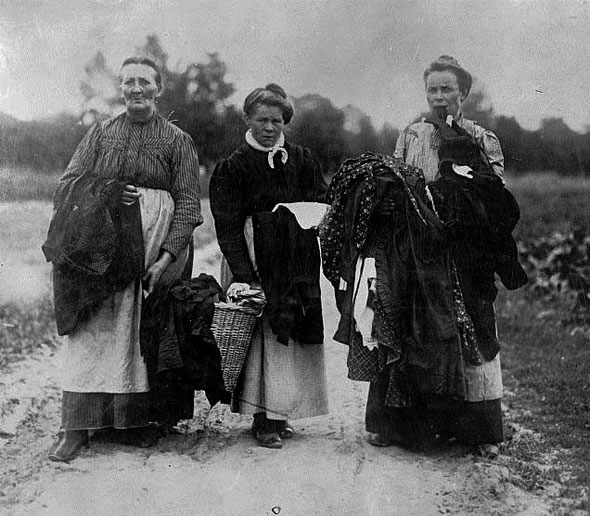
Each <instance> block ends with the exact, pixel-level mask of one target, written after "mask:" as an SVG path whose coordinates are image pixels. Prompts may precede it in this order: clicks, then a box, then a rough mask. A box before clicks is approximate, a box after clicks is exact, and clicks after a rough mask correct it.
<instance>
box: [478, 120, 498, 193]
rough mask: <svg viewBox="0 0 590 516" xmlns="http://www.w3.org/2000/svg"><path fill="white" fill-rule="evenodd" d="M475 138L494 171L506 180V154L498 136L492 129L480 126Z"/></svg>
mask: <svg viewBox="0 0 590 516" xmlns="http://www.w3.org/2000/svg"><path fill="white" fill-rule="evenodd" d="M475 138H476V140H477V143H478V145H479V148H480V149H481V151H482V153H483V154H484V156H485V158H487V161H488V162H489V164H490V167H492V170H493V171H494V173H495V174H496V175H497V176H498V177H500V178H501V179H502V182H505V181H504V154H503V153H502V147H500V141H499V140H498V137H497V136H496V135H495V134H494V133H493V132H492V131H488V130H487V129H483V128H482V127H478V131H477V132H476V135H475Z"/></svg>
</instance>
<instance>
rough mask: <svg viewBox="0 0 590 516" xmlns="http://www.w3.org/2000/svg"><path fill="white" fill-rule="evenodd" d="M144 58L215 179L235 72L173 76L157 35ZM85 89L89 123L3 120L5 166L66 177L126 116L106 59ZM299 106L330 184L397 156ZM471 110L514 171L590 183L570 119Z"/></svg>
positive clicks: (298, 132) (359, 126) (364, 126)
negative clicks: (107, 128) (109, 126)
mask: <svg viewBox="0 0 590 516" xmlns="http://www.w3.org/2000/svg"><path fill="white" fill-rule="evenodd" d="M137 53H138V54H141V55H147V56H150V57H151V58H152V59H154V60H155V61H156V62H157V63H158V64H159V66H160V67H161V69H162V71H163V83H164V92H163V94H162V96H161V98H160V99H159V105H158V110H159V112H160V114H162V115H163V116H165V117H167V118H169V119H170V120H173V121H174V122H175V123H176V124H177V125H178V126H179V127H181V128H182V129H184V130H185V131H187V132H188V133H189V134H190V135H191V137H192V138H193V140H194V142H195V144H196V146H197V149H198V151H199V156H200V158H201V162H202V164H203V165H204V166H205V168H206V169H207V170H209V171H210V170H211V169H212V166H213V165H214V164H215V163H216V162H217V161H219V160H220V159H222V158H224V157H226V156H228V155H229V154H230V153H231V152H232V151H233V150H234V149H235V148H237V147H238V146H239V145H240V144H241V143H242V142H243V138H244V136H243V135H244V131H245V128H246V127H245V124H244V122H243V120H242V114H241V110H240V109H239V108H238V107H236V106H234V105H233V104H231V103H230V102H229V98H230V97H231V96H232V95H233V93H234V92H235V87H234V85H233V84H232V83H231V82H228V81H227V79H226V74H227V66H226V64H225V63H224V62H223V61H222V60H221V58H220V56H219V55H218V54H216V53H211V54H208V56H207V61H206V62H204V63H198V62H194V63H190V64H188V65H186V66H185V67H184V69H182V70H174V69H172V68H171V67H170V64H169V58H168V54H167V53H166V51H165V49H164V48H163V47H162V45H161V44H160V41H159V39H158V37H157V36H156V35H150V36H148V37H147V38H146V42H145V44H144V45H143V46H141V47H139V48H138V49H137ZM80 91H81V93H82V95H83V97H84V104H83V112H82V115H81V116H76V115H70V114H62V115H58V116H54V117H50V118H46V119H42V120H34V121H27V122H26V121H20V120H17V119H15V118H13V117H10V116H8V115H6V114H2V113H0V139H1V141H2V145H1V146H0V167H26V168H31V169H34V170H39V171H47V172H55V171H60V170H63V169H64V168H65V166H66V165H67V163H68V161H69V159H70V157H71V156H72V154H73V152H74V150H75V148H76V145H77V144H78V142H79V141H80V139H81V138H82V136H83V135H84V133H85V132H86V131H87V130H88V127H89V126H90V125H91V124H92V123H93V122H95V121H98V120H101V119H103V118H106V117H108V116H112V115H113V114H115V113H116V112H120V111H121V110H122V107H123V105H122V100H121V98H120V94H119V89H118V78H117V73H116V71H114V70H113V69H112V68H110V67H109V64H108V63H107V62H106V60H105V58H104V56H103V54H102V53H101V52H97V54H96V55H95V56H94V57H93V58H92V59H91V60H90V61H89V62H88V64H87V65H86V66H85V69H84V76H83V79H82V80H81V83H80ZM292 100H293V102H294V106H295V117H294V118H293V121H292V122H291V123H290V124H289V125H288V126H286V129H285V132H286V133H287V137H288V138H289V139H290V140H292V141H293V142H296V143H299V144H302V145H306V146H308V147H309V148H311V150H312V151H314V152H315V153H316V155H317V156H318V157H319V158H320V160H321V162H322V164H323V167H324V171H325V173H326V175H327V177H330V176H331V175H332V174H333V173H334V172H335V171H336V170H337V168H338V167H339V166H340V164H341V163H342V161H343V160H344V159H346V158H348V157H353V156H357V155H359V154H361V153H362V152H364V151H373V152H378V153H384V154H392V153H393V151H394V148H395V142H396V140H397V137H398V135H399V130H398V129H397V128H395V127H393V126H391V125H389V124H385V125H384V126H383V127H381V128H380V129H376V128H375V127H374V125H373V123H372V121H371V118H370V117H369V116H367V115H366V114H365V113H363V112H362V111H361V110H359V109H357V108H355V107H354V106H346V107H344V108H337V107H336V106H334V104H333V103H332V102H331V101H330V99H328V98H326V97H323V96H321V95H318V94H307V95H303V96H301V97H296V98H293V99H292ZM463 112H464V114H465V116H466V117H468V118H471V119H474V120H476V121H477V122H478V123H480V124H481V125H482V126H484V127H486V128H489V129H492V130H493V131H494V132H495V133H496V134H497V135H498V137H499V139H500V142H501V144H502V149H503V151H504V155H505V160H506V163H505V165H506V168H507V170H509V171H512V172H514V173H525V172H534V171H555V172H557V173H559V174H563V175H577V176H590V127H588V128H587V130H586V132H585V133H578V132H576V131H573V130H571V129H570V128H569V127H568V125H567V124H566V123H565V122H564V121H563V119H562V118H548V119H544V120H542V122H541V126H540V128H539V129H537V130H527V129H524V128H523V127H521V126H520V124H519V123H518V121H517V120H516V119H515V118H514V117H506V116H503V115H497V114H496V113H495V112H494V109H493V107H492V106H490V105H489V104H488V103H487V102H486V95H485V93H484V90H483V89H481V88H476V89H475V90H474V91H472V93H471V95H470V96H469V97H468V99H467V101H466V102H465V104H464V106H463Z"/></svg>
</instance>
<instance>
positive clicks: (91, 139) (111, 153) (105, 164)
mask: <svg viewBox="0 0 590 516" xmlns="http://www.w3.org/2000/svg"><path fill="white" fill-rule="evenodd" d="M84 172H90V173H92V174H94V175H97V176H99V177H108V178H114V179H119V180H122V181H128V182H129V183H130V184H133V185H135V186H140V187H144V188H154V189H159V190H166V191H168V192H170V194H171V196H172V199H173V200H174V218H173V219H172V224H171V226H170V229H169V231H168V235H167V237H166V240H165V241H164V244H163V245H162V249H163V250H166V251H169V252H170V253H172V254H173V255H174V256H178V254H179V253H180V252H181V251H182V249H184V248H185V247H186V246H187V244H188V243H189V241H190V238H191V236H192V233H193V230H194V228H195V227H196V226H198V225H200V224H201V223H202V222H203V218H202V216H201V201H200V186H199V159H198V157H197V151H196V148H195V145H194V143H193V141H192V139H191V137H190V136H189V135H188V134H187V133H185V132H184V131H183V130H182V129H179V128H178V127H176V126H175V125H172V124H171V123H170V122H168V121H167V120H166V119H164V118H163V117H161V116H160V115H157V114H156V115H154V116H153V117H152V118H150V119H149V120H148V121H147V122H144V123H137V122H133V121H131V120H130V119H129V117H128V116H127V114H126V113H122V114H121V115H118V116H116V117H113V118H110V119H108V120H105V121H103V122H99V123H97V124H95V125H94V126H93V127H92V128H91V129H90V130H89V131H88V133H87V134H86V135H85V136H84V138H83V139H82V141H81V142H80V144H79V145H78V148H77V149H76V152H75V153H74V155H73V156H72V159H71V161H70V163H69V165H68V166H67V168H66V171H65V172H64V174H63V176H62V177H61V179H60V181H59V184H58V187H57V190H56V195H59V194H60V192H61V191H62V189H63V188H64V186H65V185H66V184H67V183H68V182H69V181H70V180H71V179H73V178H75V177H78V176H80V175H81V174H83V173H84Z"/></svg>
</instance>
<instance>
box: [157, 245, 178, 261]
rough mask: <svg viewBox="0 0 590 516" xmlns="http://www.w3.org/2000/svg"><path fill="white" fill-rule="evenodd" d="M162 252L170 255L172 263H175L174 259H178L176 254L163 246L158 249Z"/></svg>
mask: <svg viewBox="0 0 590 516" xmlns="http://www.w3.org/2000/svg"><path fill="white" fill-rule="evenodd" d="M162 251H168V252H169V253H170V254H171V255H172V261H173V262H175V261H176V258H177V257H178V252H177V251H175V250H173V249H170V248H169V247H168V246H166V245H163V246H162V247H160V252H162Z"/></svg>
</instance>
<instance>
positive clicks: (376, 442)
mask: <svg viewBox="0 0 590 516" xmlns="http://www.w3.org/2000/svg"><path fill="white" fill-rule="evenodd" d="M367 442H368V443H369V444H370V445H371V446H378V447H379V448H386V447H387V446H393V445H394V444H396V443H395V441H394V440H393V439H387V438H386V437H385V436H383V435H382V434H369V436H368V437H367Z"/></svg>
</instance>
